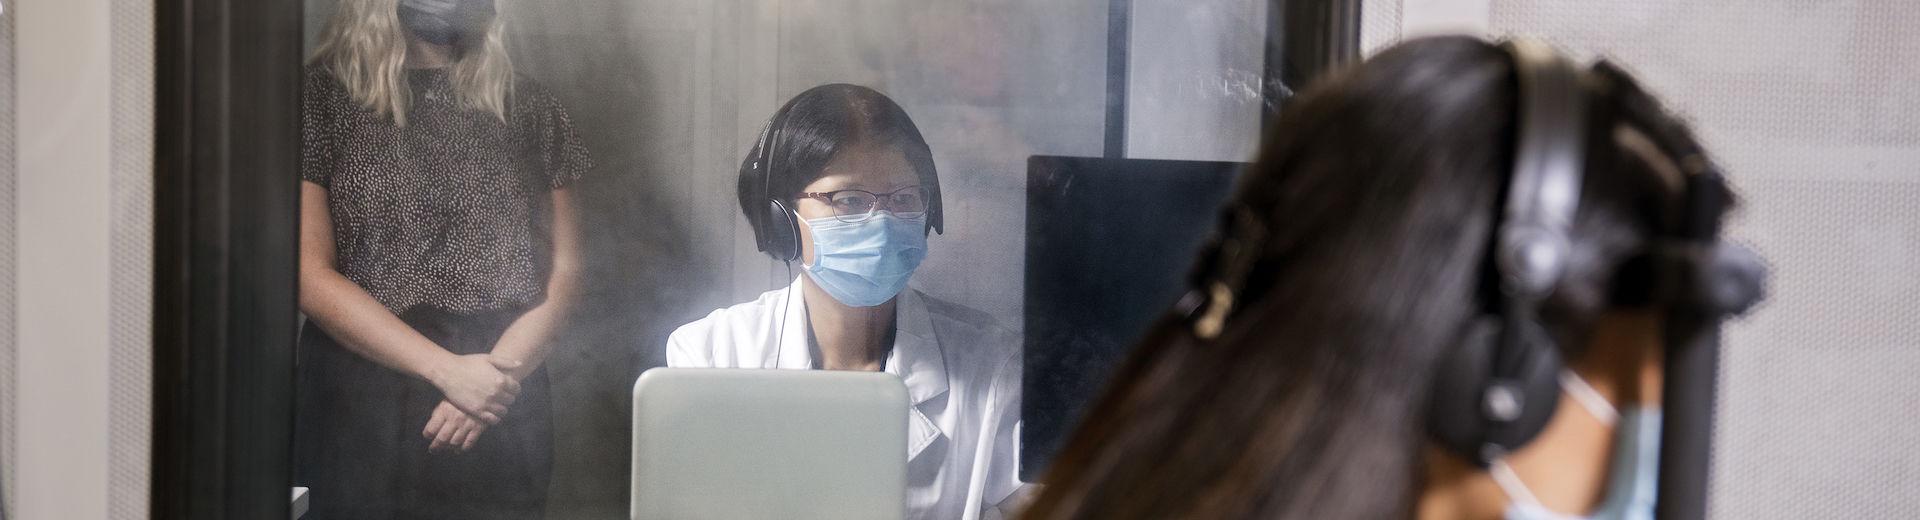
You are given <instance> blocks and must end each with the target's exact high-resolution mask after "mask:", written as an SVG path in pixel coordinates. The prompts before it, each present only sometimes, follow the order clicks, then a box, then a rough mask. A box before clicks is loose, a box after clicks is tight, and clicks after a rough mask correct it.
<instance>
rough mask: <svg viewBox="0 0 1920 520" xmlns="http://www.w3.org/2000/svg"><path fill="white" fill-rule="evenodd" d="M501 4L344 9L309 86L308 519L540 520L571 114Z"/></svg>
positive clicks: (569, 264) (570, 210)
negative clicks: (510, 36) (525, 71)
mask: <svg viewBox="0 0 1920 520" xmlns="http://www.w3.org/2000/svg"><path fill="white" fill-rule="evenodd" d="M502 27H503V26H502V23H501V21H500V17H499V16H497V15H496V13H495V9H494V4H493V1H492V0H342V1H340V2H339V3H338V5H337V6H336V7H335V11H334V14H333V16H332V18H331V19H330V20H329V22H328V24H327V26H326V28H325V30H324V31H323V32H322V33H321V35H320V38H319V42H318V46H317V48H316V50H315V52H314V53H313V56H312V61H311V64H310V65H309V67H308V70H307V75H306V80H305V84H304V87H303V88H304V92H303V97H304V103H303V107H302V110H303V112H302V122H303V125H304V132H303V142H302V151H303V162H302V165H301V171H300V176H301V178H302V179H303V180H304V181H305V182H303V183H302V203H301V208H302V209H301V211H302V217H301V247H300V249H301V274H300V298H301V299H300V308H301V311H302V312H304V313H305V314H306V315H307V317H308V321H307V324H306V326H305V329H304V330H303V331H302V333H301V344H300V347H299V367H298V379H299V381H298V389H299V393H298V397H297V405H296V408H297V410H296V416H297V426H296V431H295V437H296V439H295V457H296V459H295V483H296V485H299V486H306V487H310V488H312V493H313V495H312V496H313V497H314V498H313V502H312V510H311V511H310V512H309V513H308V514H307V516H306V518H310V519H316V520H330V519H369V518H376V519H377V518H448V519H453V518H459V519H473V518H499V519H508V518H538V517H540V516H541V514H542V513H543V511H544V509H545V501H546V497H547V481H548V478H549V475H548V473H549V471H550V468H551V466H552V464H553V462H552V459H553V456H552V442H551V439H552V423H551V418H550V416H551V412H550V409H551V399H550V397H549V388H548V379H547V375H546V370H545V369H544V368H543V366H542V361H544V360H545V358H546V356H547V354H548V353H549V351H550V349H551V345H552V341H551V337H552V336H553V335H554V333H555V332H556V330H557V329H558V328H559V324H560V321H561V319H562V317H563V316H564V315H565V313H566V311H567V310H568V308H569V306H570V305H571V304H572V301H573V300H574V298H575V293H576V283H575V280H576V276H577V272H578V266H579V265H580V260H579V256H580V255H579V253H578V250H579V247H578V240H577V239H576V235H577V232H578V231H577V226H576V222H575V220H576V219H575V210H574V206H573V202H572V198H571V195H570V194H569V191H570V190H569V189H568V186H570V185H571V184H572V183H573V182H574V181H576V180H577V179H579V178H580V176H581V175H582V173H584V172H585V171H586V170H588V169H589V168H590V167H591V161H590V160H589V159H588V156H587V151H586V148H585V146H584V145H583V144H582V143H581V140H580V138H579V137H578V136H577V135H576V133H575V131H574V129H573V127H572V123H571V122H570V121H569V119H568V116H567V112H566V110H565V109H564V108H562V107H561V105H560V103H559V102H558V101H557V100H556V99H555V98H554V97H553V96H552V95H550V94H549V93H548V92H547V91H546V90H545V89H544V88H543V87H542V86H541V85H539V84H537V83H535V82H533V81H530V80H528V79H526V78H523V77H519V76H516V75H515V73H514V70H513V66H512V64H511V62H510V60H509V59H508V57H507V53H506V49H505V46H504V44H503V43H502V37H501V35H502V32H503V29H502Z"/></svg>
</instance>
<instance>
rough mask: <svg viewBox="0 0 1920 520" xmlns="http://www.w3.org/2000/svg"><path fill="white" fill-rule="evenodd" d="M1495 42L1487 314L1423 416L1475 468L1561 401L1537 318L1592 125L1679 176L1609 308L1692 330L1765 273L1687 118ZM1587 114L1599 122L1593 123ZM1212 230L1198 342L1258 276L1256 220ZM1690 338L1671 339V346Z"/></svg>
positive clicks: (1566, 63) (1561, 248) (1621, 81)
mask: <svg viewBox="0 0 1920 520" xmlns="http://www.w3.org/2000/svg"><path fill="white" fill-rule="evenodd" d="M1502 47H1503V49H1505V50H1506V52H1507V54H1508V55H1509V56H1510V57H1511V59H1512V60H1513V65H1514V71H1515V76H1516V77H1517V79H1518V83H1517V86H1518V89H1517V90H1516V97H1517V101H1518V102H1517V105H1516V109H1517V110H1516V113H1515V116H1514V117H1515V123H1516V125H1515V126H1516V128H1515V142H1514V167H1513V170H1512V172H1511V173H1510V176H1509V177H1508V179H1507V185H1506V188H1505V191H1504V192H1503V193H1504V198H1503V202H1502V207H1501V220H1500V221H1499V222H1498V223H1497V224H1496V227H1495V230H1494V237H1493V244H1492V250H1491V251H1490V254H1489V255H1488V264H1489V265H1488V267H1487V268H1486V273H1487V276H1491V277H1493V278H1492V279H1491V280H1489V282H1490V283H1487V284H1486V285H1488V286H1490V287H1492V288H1494V289H1495V290H1496V291H1497V294H1494V295H1492V296H1491V297H1489V298H1485V299H1486V300H1489V305H1488V308H1486V309H1485V310H1484V311H1483V312H1482V314H1481V315H1480V316H1478V317H1476V318H1474V319H1473V321H1472V322H1471V323H1470V324H1469V325H1468V326H1467V330H1465V331H1463V334H1462V336H1461V337H1460V338H1459V342H1458V343H1456V344H1455V345H1453V350H1451V351H1450V352H1447V353H1446V354H1445V355H1443V358H1442V361H1441V362H1440V363H1439V365H1438V366H1437V367H1436V374H1435V376H1434V377H1435V379H1434V381H1433V387H1432V394H1431V398H1430V399H1431V400H1430V402H1429V403H1430V405H1429V409H1428V413H1427V430H1428V433H1429V435H1430V436H1431V437H1432V438H1433V439H1434V440H1435V441H1437V442H1439V443H1440V444H1441V445H1443V446H1446V447H1447V448H1448V449H1449V450H1451V451H1453V452H1455V453H1458V454H1460V455H1461V456H1463V457H1466V458H1467V459H1469V460H1472V461H1475V462H1476V463H1478V464H1480V465H1483V466H1484V465H1487V464H1490V463H1491V462H1492V461H1494V460H1497V459H1498V458H1500V457H1502V456H1504V455H1505V454H1507V453H1510V452H1512V451H1513V450H1515V449H1518V448H1519V447H1520V446H1523V445H1525V444H1526V443H1527V442H1528V441H1531V440H1532V439H1533V438H1534V437H1535V436H1537V435H1538V434H1539V433H1540V431H1541V430H1542V429H1544V428H1545V427H1546V425H1547V422H1548V421H1549V420H1550V419H1551V418H1552V417H1553V413H1554V409H1555V408H1556V405H1557V404H1558V402H1559V395H1560V388H1559V372H1560V370H1561V368H1562V367H1563V366H1564V363H1563V361H1562V355H1563V350H1562V349H1561V348H1560V347H1559V346H1558V345H1557V344H1556V342H1555V340H1554V338H1553V336H1552V335H1551V334H1550V333H1549V332H1548V331H1547V330H1546V328H1545V327H1544V326H1543V325H1542V323H1541V321H1540V310H1541V306H1542V304H1543V303H1545V301H1546V299H1547V298H1548V297H1549V296H1551V295H1552V293H1553V291H1554V289H1555V287H1556V286H1557V285H1559V283H1560V281H1561V279H1562V278H1563V277H1564V276H1565V275H1566V271H1567V264H1568V259H1569V255H1570V253H1571V251H1572V247H1571V245H1572V244H1571V238H1572V235H1571V230H1572V226H1573V219H1574V216H1575V215H1576V214H1577V213H1578V211H1577V210H1578V209H1579V202H1580V189H1581V183H1582V182H1583V180H1584V178H1585V168H1586V165H1587V153H1588V149H1587V147H1588V142H1589V141H1588V139H1589V137H1590V136H1589V130H1590V129H1593V128H1606V129H1608V130H1607V131H1608V132H1611V127H1612V123H1613V122H1615V118H1616V116H1617V117H1619V118H1623V119H1625V120H1628V121H1630V122H1633V123H1636V124H1637V125H1638V126H1640V127H1643V129H1644V130H1646V131H1648V132H1649V133H1651V134H1652V135H1651V136H1650V137H1652V138H1653V140H1654V141H1655V142H1656V144H1658V145H1659V146H1661V148H1662V151H1663V152H1665V153H1667V154H1668V155H1669V156H1670V157H1673V158H1674V159H1675V160H1676V161H1678V162H1679V163H1680V166H1681V168H1682V169H1683V170H1684V173H1685V174H1686V175H1687V179H1686V181H1685V185H1684V189H1685V192H1684V193H1683V194H1682V204H1683V205H1684V207H1683V208H1681V209H1680V211H1681V213H1680V218H1679V219H1678V221H1677V222H1676V223H1674V225H1673V226H1671V227H1670V228H1668V229H1662V230H1660V231H1659V233H1660V235H1659V236H1657V237H1655V240H1656V243H1655V247H1654V248H1653V250H1652V251H1650V252H1649V254H1648V255H1646V256H1647V260H1649V262H1646V264H1648V265H1647V266H1646V267H1648V269H1644V271H1647V273H1646V274H1647V275H1649V276H1651V277H1653V279H1652V280H1647V279H1644V278H1641V279H1632V277H1631V276H1628V277H1626V278H1628V279H1631V281H1628V282H1626V283H1624V285H1628V286H1647V287H1651V289H1650V290H1641V291H1639V292H1640V293H1641V294H1640V295H1639V296H1637V297H1635V296H1628V297H1626V298H1625V300H1624V301H1622V302H1616V303H1652V302H1655V301H1658V302H1660V303H1664V304H1666V305H1668V306H1669V307H1670V308H1672V309H1674V310H1672V311H1670V314H1671V315H1672V316H1678V317H1681V318H1682V319H1681V320H1677V321H1684V322H1685V323H1676V320H1672V319H1670V320H1669V322H1668V323H1667V324H1666V325H1665V326H1666V327H1668V328H1669V329H1670V330H1671V329H1675V328H1679V329H1680V330H1682V331H1686V330H1697V329H1698V328H1700V327H1710V326H1712V325H1717V323H1718V322H1719V320H1721V319H1723V318H1725V317H1726V316H1731V315H1737V314H1740V313H1743V312H1745V311H1746V310H1747V309H1749V308H1750V307H1752V306H1753V305H1754V304H1755V303H1757V302H1758V301H1759V300H1760V299H1761V298H1762V293H1763V292H1764V291H1763V285H1764V283H1765V278H1766V272H1765V268H1764V267H1763V265H1762V263H1761V262H1760V260H1759V257H1758V256H1757V255H1755V254H1753V253H1752V251H1749V250H1747V249H1746V248H1744V247H1741V246H1738V245H1735V244H1731V243H1726V242H1723V241H1721V240H1720V238H1719V223H1720V219H1721V216H1722V215H1723V214H1724V212H1725V209H1726V206H1727V204H1728V203H1729V199H1730V195H1731V194H1730V193H1729V190H1728V189H1727V187H1726V185H1725V184H1724V181H1723V180H1722V177H1721V175H1720V173H1719V170H1718V169H1717V167H1715V166H1714V165H1713V163H1712V162H1711V161H1710V160H1708V159H1707V158H1706V155H1705V153H1704V151H1703V150H1702V149H1701V148H1700V146H1699V145H1698V144H1697V142H1696V141H1695V140H1694V139H1693V138H1692V136H1691V134H1690V133H1689V132H1687V131H1686V128H1685V126H1684V125H1682V124H1680V123H1679V122H1677V121H1675V120H1673V119H1672V118H1670V117H1668V116H1667V115H1666V114H1665V111H1664V109H1662V108H1660V107H1659V105H1658V103H1657V101H1655V100H1653V98H1652V97H1651V96H1648V95H1646V94H1645V93H1644V92H1642V91H1640V90H1639V88H1638V86H1637V85H1636V84H1635V83H1634V82H1633V81H1632V78H1631V77H1630V76H1628V75H1627V74H1625V73H1624V72H1621V71H1620V70H1619V69H1617V68H1614V67H1613V66H1611V65H1609V64H1607V63H1605V62H1601V63H1600V64H1599V65H1597V66H1596V67H1594V70H1593V71H1591V72H1589V71H1588V70H1585V69H1583V68H1581V67H1579V66H1577V65H1575V64H1574V63H1573V62H1572V61H1571V60H1569V59H1567V58H1566V57H1564V56H1562V55H1560V54H1559V53H1558V52H1556V51H1554V50H1553V49H1552V48H1551V47H1549V46H1547V45H1546V44H1544V43H1540V42H1534V41H1528V40H1518V39H1516V40H1511V41H1508V42H1506V43H1505V44H1503V46H1502ZM1592 84H1604V85H1607V86H1608V94H1609V96H1610V97H1608V98H1606V101H1608V102H1609V103H1608V104H1607V105H1606V106H1603V107H1600V108H1603V110H1599V111H1595V110H1593V109H1594V108H1595V106H1594V104H1593V101H1594V100H1593V99H1592V94H1593V92H1591V90H1590V89H1592V88H1593V87H1592V86H1591V85H1592ZM1615 105H1618V106H1615ZM1616 111H1617V112H1619V113H1618V114H1616V113H1615V112H1616ZM1595 114H1600V115H1601V116H1602V118H1603V119H1604V120H1602V121H1595V120H1592V118H1593V116H1594V115H1595ZM1596 122H1598V123H1603V124H1602V125H1595V124H1594V123H1596ZM1596 137H1609V136H1596ZM1610 151H1611V148H1607V149H1605V150H1601V151H1600V153H1609V152H1610ZM1221 228H1222V231H1221V236H1220V237H1219V238H1218V239H1217V240H1216V243H1215V246H1214V247H1213V248H1211V249H1210V250H1209V251H1208V252H1207V254H1206V256H1205V257H1203V258H1202V259H1201V262H1202V263H1201V265H1202V266H1204V268H1205V269H1206V270H1205V271H1202V272H1200V273H1197V274H1198V275H1199V276H1198V279H1197V280H1196V281H1197V283H1198V284H1199V286H1198V287H1197V288H1196V289H1195V290H1193V291H1192V292H1190V293H1189V294H1188V296H1187V297H1186V298H1184V299H1183V300H1182V301H1181V302H1180V304H1179V306H1178V308H1177V309H1176V311H1177V312H1181V313H1183V314H1184V315H1186V316H1187V317H1188V320H1189V324H1190V326H1191V328H1192V332H1193V334H1194V336H1195V337H1197V338H1199V339H1201V340H1212V339H1214V338H1216V337H1218V336H1219V335H1220V334H1221V333H1222V332H1223V331H1224V329H1225V328H1226V322H1227V320H1228V318H1229V317H1231V315H1232V312H1233V310H1234V309H1235V307H1236V306H1240V305H1238V304H1243V303H1245V302H1238V301H1236V300H1237V299H1246V297H1247V296H1248V295H1243V294H1236V291H1237V290H1245V288H1244V287H1243V285H1245V284H1247V282H1248V278H1249V277H1252V276H1256V275H1257V273H1255V272H1254V269H1253V268H1254V265H1255V264H1256V263H1257V262H1256V261H1257V259H1258V256H1259V252H1260V249H1261V247H1262V246H1261V244H1262V243H1263V242H1264V241H1265V238H1266V234H1267V231H1266V229H1265V226H1264V225H1263V222H1262V221H1261V218H1260V215H1259V214H1258V213H1256V212H1255V211H1254V210H1252V209H1250V208H1248V207H1246V206H1244V205H1238V204H1237V205H1234V206H1232V207H1230V208H1229V210H1228V211H1227V212H1226V213H1225V214H1224V215H1223V216H1222V222H1221ZM1236 288H1240V289H1236ZM1615 298H1616V299H1620V298H1621V297H1619V296H1615ZM1689 334H1690V333H1688V332H1682V333H1681V334H1678V335H1671V334H1670V335H1669V336H1670V338H1669V342H1670V343H1673V342H1675V341H1684V338H1686V337H1688V335H1689ZM1674 338H1681V339H1679V340H1676V339H1674ZM1680 347H1681V346H1679V345H1671V344H1670V345H1668V348H1669V349H1674V348H1680ZM1687 348H1693V347H1687ZM1675 375H1678V374H1675V373H1674V372H1671V371H1670V372H1669V376H1675ZM1670 386H1671V385H1670Z"/></svg>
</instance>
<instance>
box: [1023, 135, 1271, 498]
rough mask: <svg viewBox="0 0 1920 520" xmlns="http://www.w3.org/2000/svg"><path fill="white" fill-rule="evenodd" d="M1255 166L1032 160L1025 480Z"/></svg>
mask: <svg viewBox="0 0 1920 520" xmlns="http://www.w3.org/2000/svg"><path fill="white" fill-rule="evenodd" d="M1245 166H1246V165H1245V164H1243V163H1231V162H1203V161H1163V160H1146V159H1100V158H1087V157H1053V156H1034V157H1032V158H1029V159H1028V160H1027V258H1026V290H1025V301H1026V305H1025V309H1026V312H1025V330H1026V338H1025V349H1026V350H1025V354H1024V355H1025V364H1026V372H1025V374H1024V375H1023V376H1022V377H1023V380H1022V392H1023V395H1022V397H1021V399H1022V400H1021V406H1020V417H1021V420H1022V426H1021V431H1020V478H1021V480H1024V481H1027V482H1038V481H1039V480H1038V479H1039V478H1040V476H1041V474H1042V473H1043V472H1044V471H1045V469H1046V467H1047V465H1048V464H1049V463H1051V462H1052V461H1053V457H1054V455H1055V454H1057V453H1058V452H1059V451H1060V448H1061V446H1062V445H1063V444H1065V442H1066V440H1067V436H1068V435H1070V434H1071V433H1072V432H1073V429H1074V427H1075V426H1076V425H1078V424H1079V422H1080V414H1081V412H1082V411H1083V410H1084V409H1085V408H1086V407H1088V406H1089V405H1091V404H1092V400H1093V399H1095V398H1097V397H1099V393H1100V391H1101V389H1103V388H1104V387H1105V386H1106V383H1107V376H1108V374H1109V372H1111V371H1112V370H1113V368H1114V367H1115V366H1116V365H1117V364H1118V363H1119V362H1120V360H1121V358H1123V357H1124V356H1125V355H1126V353H1127V351H1128V350H1129V349H1130V348H1131V347H1132V346H1133V344H1134V343H1135V342H1136V341H1137V340H1138V339H1139V338H1140V336H1141V335H1142V334H1143V333H1145V332H1146V330H1147V327H1148V326H1149V325H1151V324H1152V322H1153V321H1154V320H1155V319H1158V318H1159V317H1160V316H1161V315H1162V314H1164V313H1165V312H1167V310H1168V309H1170V308H1172V306H1173V305H1174V303H1175V302H1176V301H1178V300H1179V299H1180V297H1181V296H1182V293H1184V292H1185V288H1186V285H1187V284H1186V277H1187V275H1188V270H1189V267H1190V266H1191V265H1192V263H1193V260H1194V258H1195V256H1196V255H1197V253H1198V251H1199V248H1200V247H1201V246H1202V245H1204V243H1205V242H1206V240H1207V238H1208V237H1209V236H1210V234H1211V233H1212V231H1213V226H1214V224H1215V222H1216V221H1217V215H1218V213H1219V211H1218V209H1219V207H1220V205H1221V204H1222V203H1223V202H1224V201H1225V200H1226V198H1227V196H1228V195H1229V194H1230V193H1231V192H1232V190H1233V184H1234V178H1235V177H1236V176H1237V175H1238V174H1239V172H1240V170H1241V169H1242V168H1243V167H1245Z"/></svg>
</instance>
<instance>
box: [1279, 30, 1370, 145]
mask: <svg viewBox="0 0 1920 520" xmlns="http://www.w3.org/2000/svg"><path fill="white" fill-rule="evenodd" d="M1359 59H1360V0H1272V1H1271V2H1269V3H1268V4H1267V50H1266V60H1265V69H1266V70H1265V74H1264V75H1263V76H1264V78H1263V79H1264V81H1263V82H1262V83H1263V87H1262V93H1261V94H1262V96H1264V98H1265V99H1264V100H1263V101H1264V103H1263V104H1264V105H1265V107H1266V110H1265V111H1264V112H1263V113H1261V117H1260V128H1261V130H1262V131H1264V130H1266V129H1267V128H1269V127H1271V126H1272V125H1273V119H1274V116H1275V115H1278V114H1279V113H1280V107H1281V106H1282V105H1284V104H1285V103H1286V101H1287V98H1289V97H1292V96H1293V93H1294V92H1295V91H1298V90H1300V89H1301V88H1305V87H1306V85H1307V84H1309V83H1311V82H1312V81H1313V80H1314V79H1315V78H1318V77H1320V75H1321V74H1323V73H1325V72H1326V71H1328V70H1332V69H1333V68H1334V67H1338V66H1340V65H1344V64H1347V63H1352V62H1355V61H1359Z"/></svg>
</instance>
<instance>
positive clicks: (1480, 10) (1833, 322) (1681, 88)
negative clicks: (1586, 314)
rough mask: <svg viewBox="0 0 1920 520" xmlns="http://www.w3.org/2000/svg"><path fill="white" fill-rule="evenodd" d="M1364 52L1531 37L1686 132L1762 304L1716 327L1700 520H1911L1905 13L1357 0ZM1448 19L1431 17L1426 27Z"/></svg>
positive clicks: (1916, 264) (1858, 0) (1913, 126)
mask: <svg viewBox="0 0 1920 520" xmlns="http://www.w3.org/2000/svg"><path fill="white" fill-rule="evenodd" d="M1363 12H1364V13H1365V16H1366V22H1365V23H1364V24H1363V27H1364V36H1363V41H1364V43H1365V48H1367V49H1369V50H1370V51H1371V50H1378V49H1379V48H1381V46H1383V45H1386V44H1390V43H1392V42H1394V41H1397V40H1399V39H1401V38H1405V37H1412V36H1415V35H1418V34H1422V33H1426V32H1433V31H1446V30H1469V31H1484V32H1485V33H1487V34H1491V35H1496V36H1498V35H1516V34H1524V35H1536V36H1543V37H1546V38H1548V39H1550V40H1551V41H1553V42H1555V43H1557V44H1559V45H1562V46H1564V47H1566V48H1567V49H1569V50H1572V51H1575V52H1579V53H1583V54H1584V55H1587V56H1594V55H1595V53H1600V54H1603V55H1605V56H1609V57H1612V58H1615V59H1617V61H1618V62H1620V63H1624V64H1626V65H1627V66H1628V67H1629V68H1630V69H1631V70H1633V71H1634V72H1635V73H1637V74H1638V75H1639V77H1640V78H1641V79H1642V80H1643V81H1644V82H1645V83H1646V84H1647V86H1648V88H1650V89H1651V90H1653V91H1654V92H1657V93H1659V94H1660V95H1661V96H1662V97H1664V98H1665V99H1666V100H1668V101H1669V103H1670V104H1671V106H1672V107H1673V108H1674V109H1675V110H1678V111H1680V112H1682V113H1683V114H1685V115H1687V116H1689V118H1690V119H1691V120H1692V121H1693V122H1694V123H1695V125H1696V128H1697V129H1698V130H1699V132H1700V133H1701V134H1703V138H1704V139H1706V140H1707V141H1708V144H1709V146H1711V147H1712V149H1713V151H1715V152H1716V153H1717V155H1718V158H1719V160H1720V161H1721V162H1722V163H1723V165H1724V166H1725V167H1726V168H1727V169H1728V170H1729V174H1730V176H1731V177H1732V178H1733V180H1734V182H1735V183H1736V188H1737V189H1739V190H1740V195H1741V196H1742V197H1743V202H1744V204H1745V210H1744V211H1743V212H1742V213H1740V215H1739V216H1738V217H1736V222H1735V224H1734V227H1733V233H1734V234H1735V235H1736V236H1737V237H1738V238H1740V239H1743V240H1746V241H1749V242H1750V243H1752V244H1754V245H1755V246H1756V247H1757V248H1758V249H1760V250H1761V252H1762V253H1763V254H1764V255H1765V256H1766V258H1767V260H1768V261H1769V262H1770V263H1772V264H1773V269H1774V276H1773V279H1772V284H1773V286H1772V291H1773V296H1772V298H1771V300H1769V302H1768V303H1767V304H1766V306H1765V307H1763V308H1761V309H1760V310H1759V311H1758V312H1757V313H1755V314H1754V315H1753V316H1752V317H1750V318H1748V319H1746V320H1745V321H1742V322H1740V323H1736V324H1734V325H1732V326H1731V327H1729V330H1728V334H1727V336H1726V342H1725V345H1724V346H1723V349H1724V351H1723V357H1722V360H1723V361H1722V362H1723V364H1722V366H1721V375H1720V384H1721V391H1720V405H1719V413H1720V416H1719V418H1718V421H1719V423H1718V425H1717V432H1716V435H1717V444H1716V449H1715V455H1714V468H1713V471H1714V482H1713V486H1714V487H1713V495H1712V497H1711V503H1710V507H1711V508H1712V512H1713V513H1712V514H1713V517H1715V518H1913V517H1916V516H1920V494H1915V493H1913V492H1912V491H1913V482H1914V481H1915V480H1916V479H1920V452H1916V451H1915V450H1914V449H1912V448H1913V446H1916V445H1920V430H1916V429H1915V428H1914V427H1913V425H1914V424H1916V423H1920V378H1915V377H1913V374H1914V373H1915V372H1916V371H1920V320H1917V319H1916V317H1920V86H1916V85H1920V39H1916V38H1914V37H1913V34H1914V33H1913V27H1916V26H1920V4H1916V3H1913V2H1903V1H1898V0H1852V1H1838V2H1740V1H1731V0H1712V1H1701V2H1668V1H1660V0H1626V1H1611V2H1591V1H1581V0H1491V1H1487V0H1467V1H1457V0H1404V1H1403V0H1370V1H1368V2H1366V5H1365V9H1364V10H1363ZM1438 12H1446V14H1444V15H1443V14H1435V13H1438Z"/></svg>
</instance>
